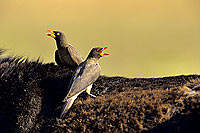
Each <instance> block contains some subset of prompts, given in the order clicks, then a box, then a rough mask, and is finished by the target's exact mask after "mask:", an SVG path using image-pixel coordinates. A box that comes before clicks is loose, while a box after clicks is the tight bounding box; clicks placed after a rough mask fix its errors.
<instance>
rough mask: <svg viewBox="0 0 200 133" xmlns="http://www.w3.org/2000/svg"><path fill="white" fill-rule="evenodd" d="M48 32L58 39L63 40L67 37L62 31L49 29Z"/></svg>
mask: <svg viewBox="0 0 200 133" xmlns="http://www.w3.org/2000/svg"><path fill="white" fill-rule="evenodd" d="M48 32H49V33H48V34H47V36H50V37H52V38H54V39H55V40H56V41H63V40H65V39H66V37H65V35H64V33H62V32H60V31H52V30H48Z"/></svg>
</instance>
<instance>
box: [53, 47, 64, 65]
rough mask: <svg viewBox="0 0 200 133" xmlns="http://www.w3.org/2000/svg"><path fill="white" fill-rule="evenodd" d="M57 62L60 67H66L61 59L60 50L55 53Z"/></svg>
mask: <svg viewBox="0 0 200 133" xmlns="http://www.w3.org/2000/svg"><path fill="white" fill-rule="evenodd" d="M55 61H56V63H57V65H58V66H64V65H65V64H64V63H62V61H61V60H60V57H59V55H58V50H56V51H55Z"/></svg>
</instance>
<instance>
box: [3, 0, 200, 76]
mask: <svg viewBox="0 0 200 133" xmlns="http://www.w3.org/2000/svg"><path fill="white" fill-rule="evenodd" d="M0 29H1V32H0V47H1V48H6V49H9V51H8V53H9V54H12V55H22V56H25V57H29V58H30V59H33V60H34V59H37V58H38V57H39V56H40V58H41V60H42V61H43V62H45V63H46V62H54V51H55V49H56V45H55V41H54V40H53V39H52V38H50V37H47V36H46V32H47V30H48V29H53V30H54V29H56V30H60V31H63V32H64V33H65V34H66V35H67V38H68V40H69V42H70V43H71V44H72V45H74V46H75V47H76V48H77V49H78V50H79V51H80V53H81V54H82V55H83V57H86V56H87V54H88V52H89V51H90V50H91V48H93V47H95V46H102V47H104V46H108V47H109V49H108V50H106V52H107V53H109V54H110V55H109V56H107V57H103V58H101V59H100V65H101V67H102V74H103V75H108V76H128V77H162V76H174V75H179V74H199V73H200V70H199V66H200V54H199V49H200V1H199V0H167V1H163V0H56V1H55V0H1V1H0Z"/></svg>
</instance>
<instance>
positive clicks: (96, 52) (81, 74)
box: [60, 47, 109, 119]
mask: <svg viewBox="0 0 200 133" xmlns="http://www.w3.org/2000/svg"><path fill="white" fill-rule="evenodd" d="M105 49H107V47H104V48H100V47H96V48H93V49H92V50H91V51H90V53H89V55H88V57H87V59H86V60H85V61H84V62H82V63H81V64H80V65H79V66H78V67H77V69H76V70H75V72H74V74H73V76H72V78H71V81H70V84H69V86H68V89H69V92H68V94H67V96H66V97H65V98H64V100H63V102H65V104H64V107H63V109H62V112H61V115H60V118H61V119H63V118H64V117H65V115H66V113H67V112H68V110H69V109H70V107H71V106H72V104H73V102H74V100H75V99H76V98H77V96H78V95H79V94H81V93H82V92H83V91H86V92H87V93H88V94H89V95H91V96H93V97H95V96H94V95H92V94H90V91H91V88H92V86H91V85H92V84H93V83H94V82H95V81H96V80H97V79H98V77H99V76H100V71H101V67H100V65H99V63H98V60H99V58H101V57H102V56H104V55H109V54H107V53H103V50H105ZM88 86H91V87H88Z"/></svg>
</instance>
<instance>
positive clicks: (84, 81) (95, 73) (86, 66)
mask: <svg viewBox="0 0 200 133" xmlns="http://www.w3.org/2000/svg"><path fill="white" fill-rule="evenodd" d="M100 69H101V68H100V66H99V65H98V64H91V63H86V62H84V63H82V64H81V65H79V67H78V68H77V71H76V72H75V73H74V75H73V77H72V79H71V81H70V82H71V83H70V86H69V88H70V90H69V93H68V94H67V96H66V97H65V99H64V100H63V101H64V102H65V101H66V100H67V99H69V98H71V97H73V96H74V95H76V94H77V93H79V92H81V91H83V90H84V89H85V88H87V87H88V86H89V85H91V84H92V83H94V82H95V81H96V80H97V79H98V77H99V76H100V71H101V70H100Z"/></svg>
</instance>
